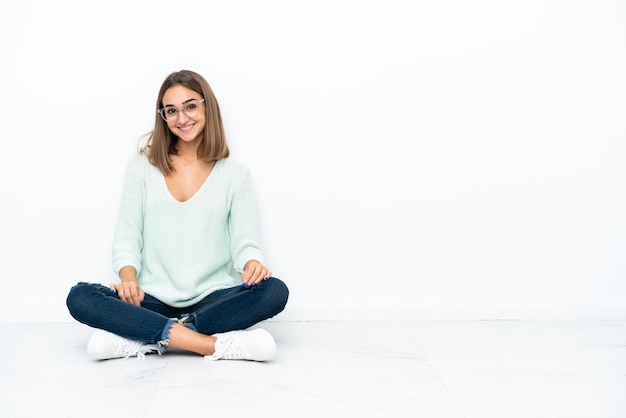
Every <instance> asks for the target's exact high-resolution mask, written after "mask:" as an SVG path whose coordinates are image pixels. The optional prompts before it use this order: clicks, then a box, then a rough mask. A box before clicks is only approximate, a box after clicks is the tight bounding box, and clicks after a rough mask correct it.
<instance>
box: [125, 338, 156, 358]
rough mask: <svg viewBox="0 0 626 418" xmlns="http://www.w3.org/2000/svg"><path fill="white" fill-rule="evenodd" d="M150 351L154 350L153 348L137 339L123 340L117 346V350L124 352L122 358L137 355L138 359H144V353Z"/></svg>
mask: <svg viewBox="0 0 626 418" xmlns="http://www.w3.org/2000/svg"><path fill="white" fill-rule="evenodd" d="M152 351H155V348H153V347H152V346H150V345H147V344H143V343H141V342H139V341H125V342H124V343H120V345H118V346H117V352H118V353H120V354H124V355H125V356H126V357H124V358H129V357H132V356H137V358H138V359H139V360H145V358H146V354H147V353H151V352H152Z"/></svg>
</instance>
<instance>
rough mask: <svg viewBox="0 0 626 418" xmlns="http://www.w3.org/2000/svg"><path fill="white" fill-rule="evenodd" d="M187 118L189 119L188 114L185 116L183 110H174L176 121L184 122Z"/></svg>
mask: <svg viewBox="0 0 626 418" xmlns="http://www.w3.org/2000/svg"><path fill="white" fill-rule="evenodd" d="M188 119H189V116H187V114H186V113H185V112H184V111H182V110H179V111H178V112H176V121H179V120H181V121H183V122H184V121H186V120H188Z"/></svg>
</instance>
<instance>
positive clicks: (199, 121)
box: [161, 85, 205, 142]
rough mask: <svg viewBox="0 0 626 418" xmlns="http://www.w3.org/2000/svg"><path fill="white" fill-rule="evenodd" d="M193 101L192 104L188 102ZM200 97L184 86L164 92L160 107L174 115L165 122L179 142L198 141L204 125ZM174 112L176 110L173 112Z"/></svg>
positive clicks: (203, 109) (202, 105) (203, 110)
mask: <svg viewBox="0 0 626 418" xmlns="http://www.w3.org/2000/svg"><path fill="white" fill-rule="evenodd" d="M192 100H195V101H193V102H190V101H192ZM200 100H202V96H201V95H200V94H199V93H196V92H195V91H193V90H190V89H188V88H187V87H184V86H180V85H178V86H172V87H170V88H169V89H167V90H166V91H165V94H164V95H163V99H162V103H161V105H162V106H163V108H165V109H166V110H165V112H166V113H168V109H169V113H175V114H174V115H173V116H169V117H168V118H167V120H166V122H167V127H168V128H169V129H170V131H172V133H173V134H174V135H176V136H177V137H178V138H179V139H180V140H182V141H185V142H193V141H200V140H201V139H202V132H203V131H204V124H205V116H204V113H205V108H204V106H205V104H204V103H200V102H199V101H200ZM174 110H178V111H177V112H174Z"/></svg>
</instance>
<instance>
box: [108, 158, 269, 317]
mask: <svg viewBox="0 0 626 418" xmlns="http://www.w3.org/2000/svg"><path fill="white" fill-rule="evenodd" d="M249 260H258V261H260V262H261V263H265V260H264V255H263V251H262V248H261V245H260V240H259V228H258V222H257V213H256V205H255V197H254V193H253V189H252V180H251V177H250V173H249V170H248V169H247V168H245V167H243V166H242V165H240V164H238V163H236V162H234V161H232V160H231V159H230V158H222V159H220V160H218V161H216V163H215V166H214V167H213V170H212V171H211V173H210V174H209V176H208V177H207V178H206V180H205V182H204V183H203V184H202V186H201V187H200V188H199V189H198V191H197V192H196V193H195V194H194V195H193V196H192V197H191V198H190V199H188V200H186V201H184V202H180V201H178V200H176V199H175V198H174V197H173V196H172V194H171V193H170V191H169V189H168V187H167V183H166V182H165V177H164V176H163V174H162V173H161V171H160V170H159V169H158V168H157V167H155V166H154V165H152V164H151V163H150V162H149V161H148V158H147V157H146V156H145V155H143V154H135V155H133V156H132V157H131V158H130V160H129V161H128V164H127V167H126V172H125V175H124V182H123V187H122V198H121V202H120V207H119V212H118V218H117V224H116V227H115V235H114V239H113V270H114V271H115V272H116V273H118V274H119V271H120V270H121V269H122V267H125V266H132V267H134V268H135V269H136V270H137V283H138V284H139V286H140V287H141V288H142V289H143V290H144V292H146V293H148V294H150V295H152V296H154V297H155V298H157V299H159V300H160V301H162V302H164V303H166V304H168V305H170V306H173V307H179V308H183V307H187V306H191V305H193V304H195V303H197V302H199V301H200V300H202V299H203V298H204V297H206V296H207V295H209V294H210V293H212V292H214V291H216V290H220V289H224V288H227V287H231V286H235V285H237V284H239V283H241V279H239V278H236V277H234V276H233V275H232V271H233V267H234V270H235V271H236V272H238V273H241V272H242V271H243V267H244V265H245V263H246V262H248V261H249Z"/></svg>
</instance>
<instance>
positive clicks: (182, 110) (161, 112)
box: [157, 99, 206, 122]
mask: <svg viewBox="0 0 626 418" xmlns="http://www.w3.org/2000/svg"><path fill="white" fill-rule="evenodd" d="M193 101H196V102H198V104H200V103H204V102H205V101H206V99H189V100H187V101H186V102H183V106H182V107H181V108H180V109H179V108H177V107H174V106H164V107H162V108H160V109H157V113H158V114H159V115H161V118H162V119H163V120H164V121H165V122H167V117H166V116H165V113H164V111H165V108H166V107H167V108H168V109H169V108H173V109H174V110H175V111H176V113H174V115H172V120H173V119H175V118H178V114H179V113H180V112H183V113H185V115H186V116H187V117H189V115H188V114H187V111H186V110H185V106H186V105H187V104H188V103H189V102H193Z"/></svg>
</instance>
